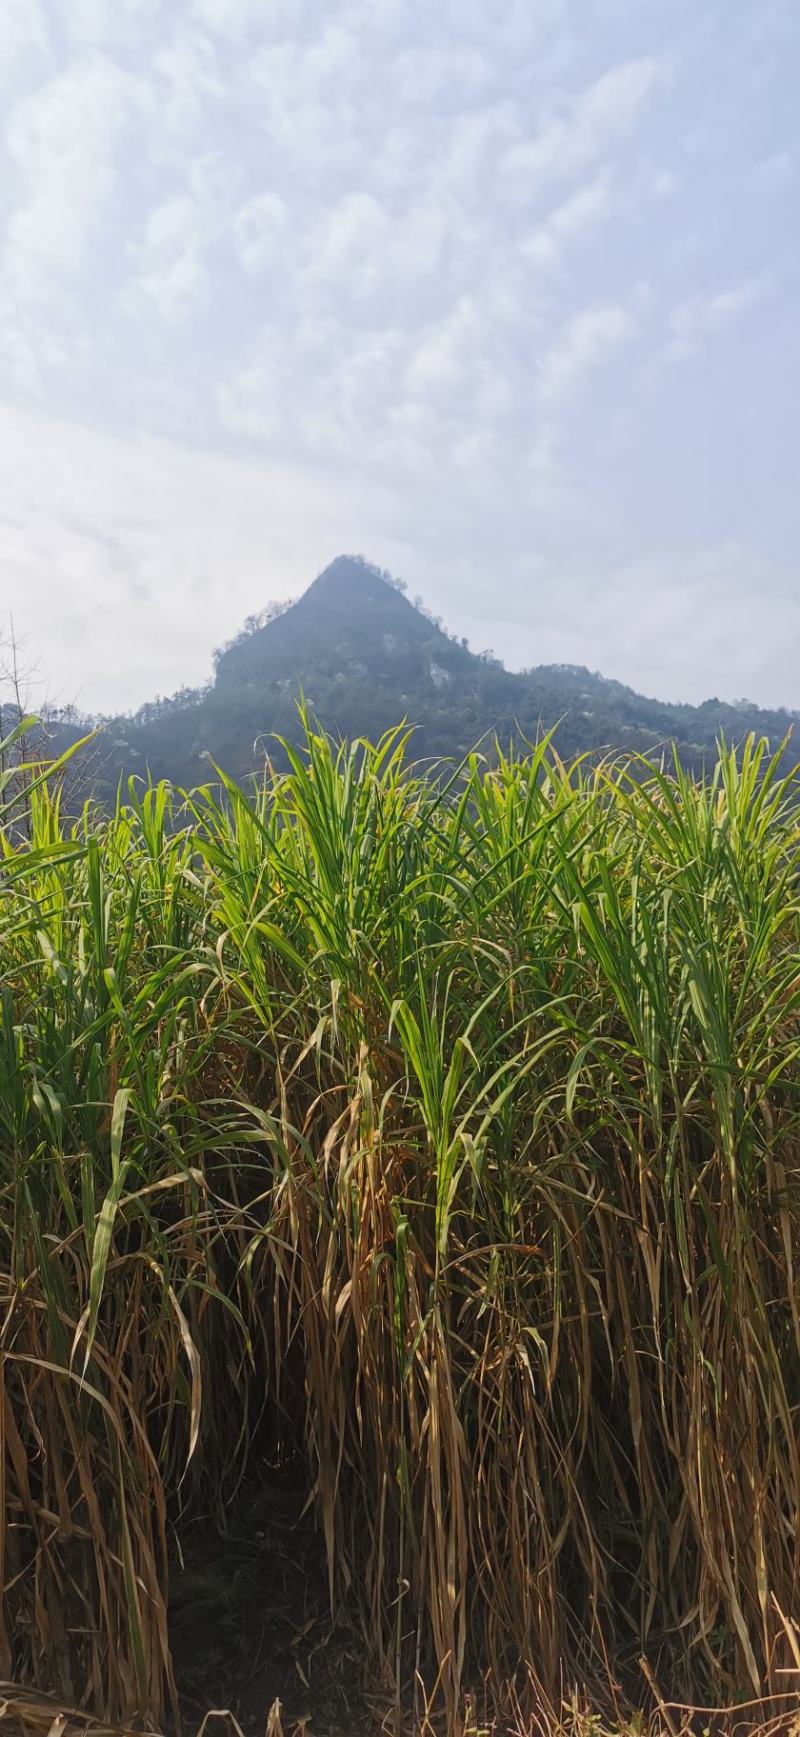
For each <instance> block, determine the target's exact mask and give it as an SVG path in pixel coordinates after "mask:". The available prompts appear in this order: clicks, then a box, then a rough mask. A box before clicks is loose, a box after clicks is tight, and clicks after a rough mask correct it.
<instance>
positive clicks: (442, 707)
mask: <svg viewBox="0 0 800 1737" xmlns="http://www.w3.org/2000/svg"><path fill="white" fill-rule="evenodd" d="M301 695H302V696H303V697H304V698H305V700H306V702H307V704H308V706H309V708H310V710H311V711H312V713H313V714H314V716H315V717H316V718H317V719H318V720H319V721H320V723H321V724H323V725H324V726H325V727H326V728H328V729H330V730H332V731H334V732H335V733H337V734H340V735H342V736H344V737H354V736H359V735H365V736H368V737H371V738H375V737H377V736H379V735H380V734H381V732H382V731H384V730H386V729H389V728H391V727H392V726H393V725H395V724H398V723H399V722H401V720H403V719H406V720H407V721H408V722H409V723H411V724H413V725H414V726H415V731H416V733H415V738H414V753H415V755H417V756H419V757H424V756H433V757H439V756H445V755H446V756H452V755H461V754H463V753H465V752H466V751H467V750H468V749H470V748H471V747H473V746H474V745H475V744H476V743H477V742H479V741H480V740H482V739H486V746H487V749H488V750H490V749H491V742H492V739H493V737H494V736H495V735H497V736H498V737H499V739H500V740H501V741H506V742H507V741H508V740H510V739H512V738H517V739H519V740H521V739H522V738H525V737H527V738H528V739H531V738H533V737H535V736H536V735H537V733H539V732H540V731H541V730H542V729H543V728H545V729H549V728H551V727H554V726H556V739H557V742H558V746H559V748H560V750H561V751H562V752H563V753H565V754H575V753H579V752H582V751H584V750H599V749H607V748H610V749H629V750H635V751H638V752H648V751H652V750H654V749H657V748H658V747H659V746H661V745H662V744H666V743H670V742H672V741H674V742H676V743H677V744H678V745H679V747H680V748H681V749H682V751H683V754H684V756H685V757H686V758H687V759H689V760H690V761H691V762H692V763H693V764H697V763H699V762H700V761H702V759H703V758H704V757H705V756H707V755H708V754H709V753H713V750H714V745H715V741H716V739H717V737H718V736H719V735H720V734H724V735H725V736H726V737H727V738H728V739H730V740H741V739H742V737H743V736H744V735H745V734H746V733H747V732H748V731H751V730H752V731H755V732H757V733H758V734H759V735H764V736H767V737H768V738H769V740H770V743H771V744H772V746H777V745H778V743H779V742H780V741H781V739H782V738H783V737H784V736H785V735H786V733H787V731H789V730H790V729H791V727H792V725H793V723H797V722H800V715H798V714H796V713H790V712H787V711H785V710H779V711H763V710H761V709H759V708H758V707H756V706H754V705H749V704H748V703H747V702H744V701H743V702H741V703H739V704H736V705H728V704H724V703H723V702H721V701H719V700H717V699H709V700H707V701H706V702H705V703H704V704H703V705H700V706H689V705H671V704H669V703H667V702H664V701H661V700H655V699H649V698H646V697H645V696H643V695H641V694H637V693H636V692H634V690H633V689H632V688H629V687H626V686H624V685H623V684H622V683H620V682H617V681H609V680H606V679H605V678H604V677H603V676H602V675H599V674H597V673H593V672H591V671H590V670H588V669H585V668H582V667H579V666H576V665H569V664H566V665H565V664H550V665H541V666H539V667H537V668H534V669H531V670H528V671H523V672H519V673H512V672H510V671H508V670H506V669H504V668H503V666H502V664H500V663H499V661H498V660H497V659H495V658H494V657H493V656H492V655H491V654H490V653H483V654H476V653H475V652H473V651H471V650H470V649H469V647H468V645H467V643H466V641H465V640H458V639H456V638H455V637H453V636H452V635H450V634H449V633H447V632H446V630H445V629H444V628H443V626H442V625H441V623H440V622H439V621H438V620H436V619H435V618H433V617H432V616H431V615H430V614H428V613H427V612H426V610H425V609H424V606H415V605H414V604H412V603H410V602H409V600H408V599H407V597H406V596H404V594H403V589H402V586H401V584H400V583H399V582H398V581H395V580H392V579H391V577H390V575H389V574H387V573H385V572H383V571H381V569H379V568H377V567H374V566H372V565H371V564H370V563H369V562H367V561H365V560H364V559H363V557H361V556H347V555H341V556H339V557H338V558H337V559H336V560H334V561H332V562H331V564H330V566H328V567H326V568H325V570H324V572H323V573H321V574H320V575H319V577H318V578H317V579H315V580H314V582H313V584H312V585H310V586H309V588H308V590H307V591H306V592H304V593H303V595H302V596H301V597H300V598H299V599H298V600H297V601H296V602H294V603H291V604H285V605H284V604H279V605H272V606H268V607H267V609H266V610H265V611H264V612H263V613H262V615H261V616H256V617H251V618H250V620H249V622H248V623H247V625H246V627H245V629H244V630H243V632H242V633H241V634H239V635H238V637H237V638H236V639H235V640H234V641H232V642H231V643H230V644H229V645H227V646H226V647H224V648H223V649H222V650H221V651H219V652H218V653H217V654H216V657H215V675H214V679H213V681H212V682H211V683H210V684H209V685H208V686H207V687H205V688H200V689H182V690H181V691H180V692H179V693H178V694H176V695H174V696H173V697H172V698H169V699H156V700H154V701H152V702H151V703H149V704H147V705H145V706H143V707H141V708H140V710H139V711H138V712H136V713H135V714H134V715H133V716H131V717H128V718H124V717H118V718H111V719H107V720H105V721H104V727H103V729H102V732H101V734H100V736H99V738H98V739H97V741H96V743H95V745H94V748H93V750H92V752H91V756H90V760H89V763H88V765H87V771H86V773H85V774H84V775H83V778H82V782H84V783H86V782H87V781H88V778H89V776H90V775H91V779H92V781H93V783H94V786H95V787H96V789H97V790H98V792H100V793H104V794H106V795H110V794H111V792H112V791H113V789H114V788H115V787H116V784H117V782H118V780H119V778H120V776H123V775H126V774H129V773H132V772H134V773H142V774H144V773H146V772H147V771H149V772H150V773H152V775H153V776H155V777H164V776H166V777H169V778H171V779H173V780H175V781H176V782H179V783H181V784H185V785H191V784H194V783H197V782H198V781H201V780H204V779H206V778H207V777H208V775H209V768H208V756H211V758H212V759H214V760H215V761H217V762H218V763H219V764H220V765H221V766H223V767H224V768H225V769H226V770H227V771H229V772H231V773H233V774H234V775H236V776H238V777H242V776H245V775H246V774H247V773H248V772H249V771H251V770H252V769H253V768H254V767H255V766H257V765H258V764H259V762H260V761H262V760H263V756H264V753H265V752H272V753H274V751H275V744H274V742H273V743H270V741H269V738H270V737H271V736H273V735H275V734H277V735H281V736H286V737H288V738H289V739H292V738H297V737H298V735H299V734H300V721H299V717H298V710H297V701H298V698H299V697H300V696H301ZM51 731H52V733H53V737H54V740H55V743H56V745H61V743H62V742H63V741H64V740H67V739H69V738H70V736H74V734H75V733H76V725H75V723H74V720H72V721H71V720H70V719H69V718H64V717H63V716H61V717H58V716H57V717H56V718H54V719H52V720H51ZM798 741H799V742H800V732H798ZM790 754H791V755H792V757H793V758H800V746H799V747H798V749H797V751H796V752H794V751H793V750H792V749H791V748H790Z"/></svg>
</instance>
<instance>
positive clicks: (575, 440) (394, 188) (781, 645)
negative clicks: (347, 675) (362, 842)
mask: <svg viewBox="0 0 800 1737" xmlns="http://www.w3.org/2000/svg"><path fill="white" fill-rule="evenodd" d="M798 79H800V7H798V4H797V0H719V3H717V0H2V3H0V95H1V96H2V109H1V110H0V115H1V116H2V121H1V122H0V134H1V139H0V148H1V149H2V173H1V174H0V606H1V608H2V615H3V616H4V617H6V616H7V615H8V614H9V612H13V615H14V620H15V626H16V629H17V632H18V633H20V634H21V635H22V636H24V639H25V642H26V655H27V658H28V661H30V662H35V663H36V664H37V666H38V677H37V682H38V689H37V691H38V692H41V693H46V694H47V695H49V696H50V697H51V698H53V699H57V700H61V701H66V700H72V699H77V700H78V701H79V702H80V703H82V704H83V705H85V706H87V707H91V708H94V707H98V708H109V709H110V708H112V707H116V706H125V707H126V706H129V705H133V704H136V703H138V702H139V701H141V700H144V699H145V698H147V697H150V696H152V695H153V694H155V693H156V692H161V693H164V692H170V691H172V690H173V689H174V688H176V687H177V686H178V685H180V684H181V683H182V682H185V681H186V682H195V681H200V680H202V679H204V678H205V677H206V676H207V674H208V673H209V671H210V667H211V651H212V647H213V646H214V645H215V644H217V643H219V642H220V641H221V640H223V639H225V638H227V637H229V636H230V635H231V634H232V633H234V632H235V631H236V630H237V628H238V626H239V625H240V623H241V621H242V620H243V618H244V617H245V616H246V615H247V614H249V613H250V612H251V611H253V610H256V609H258V608H259V607H260V606H261V605H262V604H263V603H265V602H266V601H267V599H269V598H272V597H284V596H287V595H290V594H293V593H296V592H298V591H300V590H302V589H303V587H304V586H305V585H306V584H307V583H308V582H309V581H310V579H311V578H313V576H314V574H315V573H316V572H317V571H319V569H320V568H321V567H322V566H324V565H325V564H326V562H327V561H328V560H329V559H330V558H331V557H332V556H333V555H335V554H336V553H339V552H340V551H343V550H345V551H361V552H363V553H364V554H366V555H367V556H369V557H370V558H371V559H373V560H375V561H377V562H378V563H379V564H380V565H382V566H387V567H390V568H391V569H392V570H393V571H395V572H397V573H399V574H400V575H402V576H403V577H404V578H405V579H406V581H407V582H408V585H409V590H410V592H411V594H412V595H413V594H414V593H417V592H419V593H422V594H423V595H424V597H425V598H426V600H427V602H428V603H429V604H430V605H431V606H432V607H433V608H435V609H436V610H438V611H440V612H441V613H442V615H443V616H444V617H445V620H446V621H447V622H448V624H449V625H450V626H452V627H453V628H454V629H455V630H456V631H457V632H458V633H459V634H461V633H465V634H467V635H468V636H469V638H470V641H471V643H472V644H473V645H474V646H475V648H476V649H479V650H480V649H483V648H485V647H491V648H492V649H493V650H494V651H495V652H496V653H497V654H498V655H500V656H502V657H503V658H504V660H505V661H506V663H507V664H508V665H509V666H510V667H522V666H525V665H529V664H533V663H538V662H580V663H587V664H589V665H590V666H591V667H592V668H599V669H601V670H602V671H603V672H604V673H606V674H608V675H613V676H617V677H619V678H621V679H623V680H626V681H630V682H631V683H632V684H633V685H635V686H636V687H638V688H640V689H642V690H644V691H647V692H652V693H656V694H659V695H661V696H663V697H665V698H688V699H693V700H699V699H702V698H703V697H704V696H706V695H709V694H719V695H721V696H724V697H727V698H734V697H737V696H739V695H745V694H746V695H748V696H749V697H751V698H754V699H757V700H759V701H761V702H762V703H784V704H787V705H791V706H800V657H798V650H800V556H799V555H798V549H799V548H800V538H799V537H798V530H799V529H800V526H799V523H798V521H799V520H800V507H799V506H798V500H799V499H800V491H799V490H798V459H799V458H800V440H799V439H798V432H797V396H798V386H799V385H800V319H799V317H798V291H800V257H799V248H798V237H800V223H798V218H799V217H800V120H799V119H798V108H797V89H798Z"/></svg>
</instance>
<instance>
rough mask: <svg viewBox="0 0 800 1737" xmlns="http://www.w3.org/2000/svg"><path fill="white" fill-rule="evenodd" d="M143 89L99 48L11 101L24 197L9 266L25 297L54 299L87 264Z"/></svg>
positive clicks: (9, 241)
mask: <svg viewBox="0 0 800 1737" xmlns="http://www.w3.org/2000/svg"><path fill="white" fill-rule="evenodd" d="M140 97H141V91H140V87H139V86H138V84H137V82H136V81H135V80H134V79H131V78H130V77H129V76H128V75H127V74H126V73H124V72H121V71H120V69H119V67H118V66H116V64H115V63H114V62H113V61H111V60H108V59H106V58H104V57H102V56H100V55H97V56H94V57H93V58H91V59H89V60H86V61H80V62H75V63H73V64H72V65H70V66H68V67H67V69H66V71H64V72H63V73H61V74H59V75H58V76H57V77H56V78H53V79H51V80H49V81H48V83H46V84H44V85H42V86H40V87H39V88H38V89H37V90H36V91H34V92H33V93H32V94H31V95H29V96H25V97H22V98H21V99H20V100H19V102H18V103H17V104H16V105H15V107H14V108H13V109H12V111H11V114H10V116H9V119H8V124H7V133H6V144H7V150H8V153H9V156H10V158H11V162H12V164H13V167H14V170H15V175H16V190H17V192H18V197H17V201H16V205H15V209H14V211H13V212H12V215H11V218H10V221H9V223H8V227H7V231H6V244H5V252H4V259H3V273H4V277H5V281H6V285H7V287H9V288H10V289H11V291H12V292H13V293H14V294H16V295H18V296H19V297H20V299H21V300H22V301H25V300H27V299H28V298H29V297H32V298H34V299H35V300H39V299H44V300H46V301H49V300H50V299H51V296H52V294H53V291H54V289H55V290H56V292H57V286H58V283H59V281H60V280H63V279H64V278H71V277H76V276H78V275H79V274H80V272H81V271H82V270H83V269H84V267H85V265H86V262H87V249H88V244H89V242H90V241H91V239H92V236H93V234H94V232H95V231H96V229H97V226H98V223H99V221H100V219H101V217H102V216H103V213H104V211H105V209H106V207H107V204H108V200H109V198H110V195H111V191H112V189H113V186H114V182H115V176H116V161H115V158H116V150H117V146H118V144H119V141H120V137H121V134H122V132H123V129H124V127H125V124H126V121H127V120H128V119H129V117H130V114H131V111H132V108H133V107H134V105H135V103H136V102H137V101H138V100H140Z"/></svg>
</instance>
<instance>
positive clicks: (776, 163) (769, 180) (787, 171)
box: [745, 151, 796, 193]
mask: <svg viewBox="0 0 800 1737" xmlns="http://www.w3.org/2000/svg"><path fill="white" fill-rule="evenodd" d="M795 168H796V159H795V156H794V153H793V152H792V151H776V152H775V153H774V154H773V156H771V157H764V158H763V159H762V161H761V162H760V163H754V164H753V167H752V169H751V170H750V172H749V174H748V176H747V179H746V183H745V185H746V187H747V190H748V192H749V193H771V192H772V191H773V189H774V188H776V187H785V186H786V183H787V182H788V181H791V180H792V178H793V176H794V172H795Z"/></svg>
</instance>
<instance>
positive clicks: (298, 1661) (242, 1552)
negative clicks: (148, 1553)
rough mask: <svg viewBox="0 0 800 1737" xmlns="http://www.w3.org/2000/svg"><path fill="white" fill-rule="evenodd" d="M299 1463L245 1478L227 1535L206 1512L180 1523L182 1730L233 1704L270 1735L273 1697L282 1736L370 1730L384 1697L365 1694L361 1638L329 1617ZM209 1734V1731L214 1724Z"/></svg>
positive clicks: (175, 1603)
mask: <svg viewBox="0 0 800 1737" xmlns="http://www.w3.org/2000/svg"><path fill="white" fill-rule="evenodd" d="M305 1501H306V1488H305V1486H304V1482H303V1479H302V1476H301V1474H300V1472H299V1470H298V1469H296V1468H295V1467H293V1466H289V1467H287V1468H284V1469H281V1470H279V1471H272V1470H265V1471H264V1472H263V1473H262V1474H261V1475H259V1476H256V1477H255V1478H251V1479H248V1482H247V1485H246V1487H245V1488H244V1489H243V1490H242V1492H241V1494H240V1496H239V1497H238V1498H237V1501H236V1503H235V1504H234V1506H233V1507H232V1509H231V1511H230V1512H229V1514H228V1516H227V1532H226V1534H225V1535H224V1536H220V1534H219V1531H218V1529H217V1528H216V1527H215V1526H214V1525H213V1524H212V1522H211V1521H210V1519H208V1518H205V1519H203V1518H199V1519H194V1520H192V1521H191V1522H190V1523H189V1524H188V1525H185V1526H183V1527H182V1528H181V1534H180V1558H182V1561H181V1560H180V1559H179V1558H177V1559H176V1560H175V1561H174V1563H173V1566H172V1569H171V1586H170V1636H171V1642H172V1651H173V1659H174V1664H175V1673H176V1677H177V1681H178V1689H179V1693H180V1697H181V1705H182V1711H183V1718H184V1729H185V1730H187V1731H194V1730H196V1729H197V1728H198V1726H199V1725H200V1723H201V1721H202V1719H203V1717H204V1715H205V1714H206V1713H207V1712H208V1711H209V1710H210V1709H212V1708H229V1709H230V1711H231V1712H232V1713H233V1714H234V1716H235V1718H236V1719H237V1720H238V1722H239V1724H240V1726H241V1728H242V1731H243V1732H244V1734H245V1737H264V1731H265V1727H266V1723H267V1715H268V1713H269V1709H270V1708H271V1707H272V1705H273V1703H274V1702H275V1700H276V1699H278V1700H279V1701H280V1703H281V1717H282V1722H283V1729H284V1732H285V1733H286V1737H290V1734H292V1733H293V1732H294V1731H295V1729H296V1728H298V1727H299V1731H300V1732H301V1733H303V1737H362V1734H363V1737H372V1734H373V1733H377V1732H379V1731H380V1730H381V1729H382V1728H383V1729H386V1727H385V1725H384V1724H383V1718H384V1716H385V1713H386V1703H385V1701H384V1703H383V1705H382V1707H380V1708H379V1707H377V1706H375V1707H369V1706H368V1705H367V1704H366V1702H365V1700H364V1698H363V1696H362V1694H361V1692H360V1680H361V1674H362V1667H363V1645H360V1644H359V1641H358V1638H357V1636H356V1634H355V1631H354V1630H353V1629H352V1628H349V1627H347V1626H345V1625H344V1624H343V1623H341V1622H337V1623H336V1624H335V1625H334V1624H332V1622H331V1614H330V1605H329V1600H328V1575H327V1568H326V1563H325V1551H324V1546H323V1543H322V1540H321V1538H320V1536H319V1533H318V1532H317V1530H316V1527H315V1525H314V1522H313V1518H312V1516H311V1514H310V1512H309V1511H305V1512H304V1507H305ZM211 1737H213V1726H212V1727H211Z"/></svg>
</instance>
